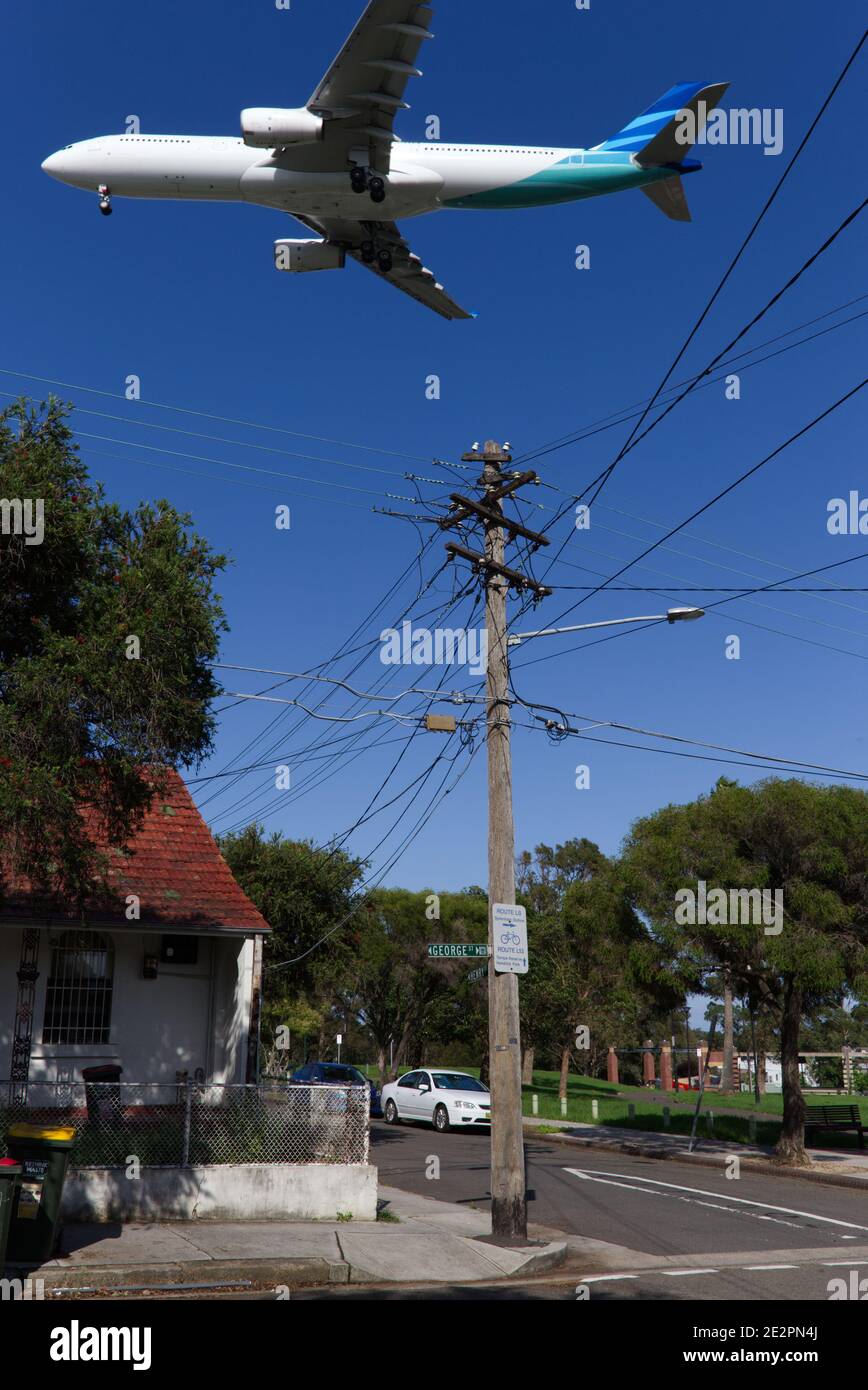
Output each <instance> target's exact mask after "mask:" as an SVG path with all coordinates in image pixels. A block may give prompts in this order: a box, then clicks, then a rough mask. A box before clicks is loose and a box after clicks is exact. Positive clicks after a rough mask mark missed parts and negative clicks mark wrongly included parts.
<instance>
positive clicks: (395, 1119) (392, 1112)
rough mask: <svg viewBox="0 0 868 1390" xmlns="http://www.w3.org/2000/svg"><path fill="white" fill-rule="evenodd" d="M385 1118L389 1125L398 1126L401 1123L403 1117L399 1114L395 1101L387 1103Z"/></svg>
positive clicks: (384, 1112)
mask: <svg viewBox="0 0 868 1390" xmlns="http://www.w3.org/2000/svg"><path fill="white" fill-rule="evenodd" d="M383 1118H384V1119H385V1121H386V1124H387V1125H396V1124H398V1123H399V1122H400V1119H401V1117H400V1115H399V1114H398V1107H397V1105H396V1104H395V1102H394V1101H393V1100H387V1101H386V1108H385V1109H384V1111H383Z"/></svg>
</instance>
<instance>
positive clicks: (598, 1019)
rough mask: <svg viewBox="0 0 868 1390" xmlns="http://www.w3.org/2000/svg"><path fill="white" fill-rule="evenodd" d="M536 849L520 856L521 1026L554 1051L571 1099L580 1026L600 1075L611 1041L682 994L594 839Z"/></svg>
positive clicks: (585, 1057) (585, 1067)
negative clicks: (526, 968) (526, 965)
mask: <svg viewBox="0 0 868 1390" xmlns="http://www.w3.org/2000/svg"><path fill="white" fill-rule="evenodd" d="M535 856H536V858H535V859H533V858H532V857H531V856H530V855H528V854H525V855H522V856H521V859H520V861H519V863H520V866H521V882H522V891H523V894H524V896H525V898H526V899H527V900H528V902H529V903H530V905H531V915H530V917H529V921H528V933H529V937H530V941H529V946H530V956H531V969H530V972H529V974H528V975H527V977H526V979H525V981H524V985H523V988H522V1027H523V1029H526V1030H527V1035H528V1044H529V1045H530V1046H533V1045H534V1044H536V1045H539V1046H543V1045H545V1046H547V1047H548V1048H550V1049H551V1050H552V1051H553V1052H554V1053H555V1056H556V1058H557V1060H558V1062H559V1066H560V1072H561V1079H560V1093H561V1096H562V1097H563V1096H566V1093H567V1077H568V1073H569V1067H570V1063H571V1058H572V1054H573V1050H574V1048H575V1047H576V1034H577V1029H578V1028H580V1027H581V1028H585V1029H587V1030H588V1037H587V1042H588V1046H587V1048H586V1047H585V1041H586V1039H585V1035H584V1034H582V1035H581V1047H580V1048H579V1050H578V1056H579V1058H580V1067H581V1070H582V1071H583V1073H584V1074H596V1073H598V1072H599V1071H600V1069H601V1067H602V1064H603V1060H604V1059H605V1056H606V1052H607V1050H608V1047H609V1045H610V1044H617V1043H619V1042H620V1043H623V1042H627V1041H628V1040H629V1039H630V1038H633V1037H635V1036H636V1035H637V1033H638V1032H639V1030H640V1028H643V1029H647V1027H648V1023H649V1016H651V1017H656V1015H657V1014H659V1012H660V1011H661V1010H663V1009H669V1008H672V1007H673V1006H674V1005H675V1004H676V1003H678V1002H680V999H681V993H680V991H679V989H678V988H677V986H676V987H674V988H673V984H672V980H671V977H670V976H669V973H668V971H667V970H666V965H665V962H664V961H663V960H662V959H661V956H660V952H659V950H658V949H657V948H656V946H655V945H654V943H653V942H652V941H651V940H650V938H649V935H648V932H647V930H646V928H645V926H644V924H643V923H642V922H641V920H640V919H639V917H638V916H637V915H636V913H635V912H634V910H633V906H632V903H631V902H630V899H629V896H628V893H627V890H626V886H625V883H624V881H623V879H622V876H621V873H620V868H619V865H618V863H617V861H614V860H609V859H607V858H606V856H605V855H604V854H603V853H602V851H601V850H600V849H599V847H598V846H597V845H595V844H594V843H593V842H592V841H590V840H586V839H583V840H571V841H568V842H567V844H566V845H559V846H558V847H557V849H556V850H554V851H552V850H550V849H549V848H548V847H547V846H545V845H540V846H538V847H537V849H536V851H535ZM534 904H537V905H538V909H539V910H538V912H536V913H535V912H534V911H533V905H534ZM658 1021H659V1020H658Z"/></svg>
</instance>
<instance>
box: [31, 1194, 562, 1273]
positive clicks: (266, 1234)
mask: <svg viewBox="0 0 868 1390" xmlns="http://www.w3.org/2000/svg"><path fill="white" fill-rule="evenodd" d="M380 1200H381V1203H383V1202H385V1203H387V1204H388V1207H387V1209H388V1211H389V1212H390V1213H391V1214H392V1215H393V1216H396V1217H397V1218H398V1220H397V1221H369V1222H356V1221H353V1222H330V1221H323V1222H318V1221H317V1222H276V1221H269V1222H233V1223H232V1224H228V1223H223V1222H210V1221H197V1222H186V1221H184V1222H181V1221H178V1222H171V1223H168V1222H167V1223H165V1224H162V1225H150V1224H143V1223H134V1224H129V1225H120V1224H117V1225H108V1226H90V1225H82V1226H73V1225H70V1226H66V1227H64V1228H63V1232H62V1238H61V1256H60V1257H59V1258H57V1259H53V1260H49V1261H48V1262H47V1263H46V1264H44V1265H42V1266H41V1267H39V1268H38V1269H33V1268H28V1269H26V1270H25V1269H23V1268H16V1267H14V1266H11V1267H10V1266H7V1268H6V1271H5V1273H6V1278H14V1277H22V1276H23V1275H29V1276H30V1277H31V1278H32V1279H42V1280H44V1281H45V1289H46V1293H47V1292H48V1291H49V1290H53V1291H60V1290H69V1291H70V1292H74V1291H77V1292H79V1293H82V1292H84V1291H85V1290H102V1289H115V1290H119V1289H126V1290H128V1291H129V1290H131V1289H136V1288H148V1289H156V1288H159V1287H161V1286H172V1287H176V1286H184V1287H192V1286H195V1285H200V1286H201V1285H206V1286H207V1285H212V1286H213V1285H226V1286H232V1287H237V1286H244V1285H253V1286H255V1287H259V1288H273V1287H277V1286H281V1287H288V1288H290V1289H292V1288H293V1287H296V1288H298V1287H304V1286H310V1285H315V1284H336V1283H338V1284H347V1283H352V1284H366V1283H419V1282H420V1281H423V1280H424V1281H425V1282H428V1283H434V1282H436V1283H448V1284H469V1283H475V1282H485V1283H490V1282H491V1281H492V1280H495V1279H506V1278H515V1277H518V1276H521V1277H524V1276H526V1275H531V1274H537V1273H540V1272H542V1271H544V1270H547V1269H552V1268H554V1267H555V1266H557V1265H558V1264H560V1263H561V1262H562V1261H563V1260H564V1259H565V1258H566V1253H567V1246H566V1243H565V1242H564V1241H556V1240H551V1239H548V1240H545V1239H542V1240H539V1241H535V1242H534V1244H533V1245H529V1246H527V1247H525V1248H522V1249H511V1248H505V1247H503V1246H498V1245H494V1244H491V1243H489V1242H488V1241H487V1240H485V1239H483V1238H484V1237H486V1236H487V1235H488V1232H489V1230H490V1218H489V1216H488V1214H487V1213H486V1212H481V1211H472V1210H469V1209H467V1208H465V1207H463V1206H459V1205H455V1204H453V1203H449V1202H437V1201H434V1200H432V1199H431V1198H430V1197H418V1196H415V1195H414V1194H412V1193H407V1192H400V1191H399V1190H398V1189H397V1188H382V1187H381V1188H380Z"/></svg>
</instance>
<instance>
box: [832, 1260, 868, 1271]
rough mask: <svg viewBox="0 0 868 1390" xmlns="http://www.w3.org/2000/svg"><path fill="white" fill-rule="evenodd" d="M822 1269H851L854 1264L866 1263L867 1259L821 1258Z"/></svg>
mask: <svg viewBox="0 0 868 1390" xmlns="http://www.w3.org/2000/svg"><path fill="white" fill-rule="evenodd" d="M822 1264H823V1268H824V1269H853V1268H855V1266H856V1265H868V1260H823V1261H822Z"/></svg>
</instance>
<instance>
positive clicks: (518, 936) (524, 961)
mask: <svg viewBox="0 0 868 1390" xmlns="http://www.w3.org/2000/svg"><path fill="white" fill-rule="evenodd" d="M491 918H492V934H493V936H494V968H495V970H497V971H498V972H499V973H500V974H502V975H503V974H509V975H526V974H527V972H528V955H527V913H526V912H525V910H524V908H523V907H518V906H517V905H516V904H514V903H493V904H492V908H491Z"/></svg>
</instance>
